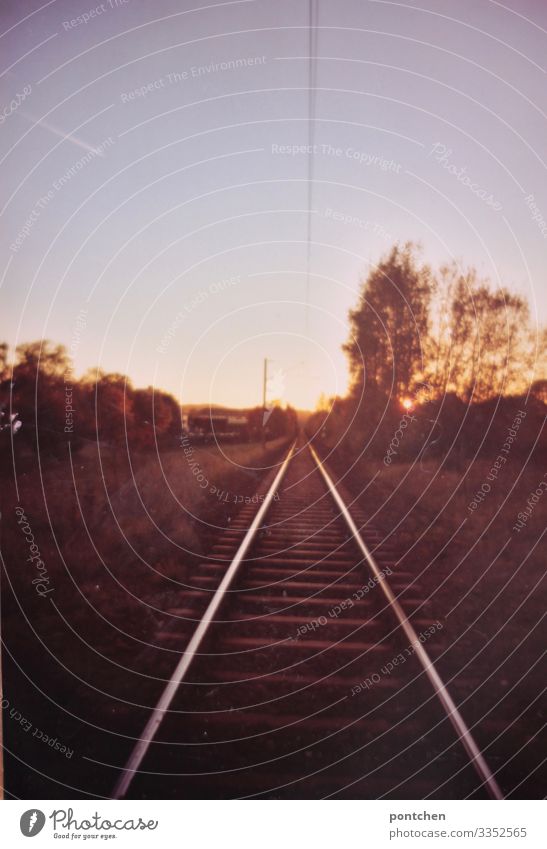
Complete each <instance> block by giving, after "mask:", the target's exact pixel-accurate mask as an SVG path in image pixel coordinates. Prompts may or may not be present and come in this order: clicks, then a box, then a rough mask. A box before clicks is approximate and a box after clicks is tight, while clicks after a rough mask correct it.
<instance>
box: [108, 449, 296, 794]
mask: <svg viewBox="0 0 547 849" xmlns="http://www.w3.org/2000/svg"><path fill="white" fill-rule="evenodd" d="M295 446H296V440H295V441H294V442H293V444H292V446H291V448H290V450H289V452H288V454H287V456H286V457H285V459H284V461H283V464H282V466H281V468H280V469H279V471H278V473H277V475H276V476H275V478H274V480H273V482H272V484H271V486H270V488H269V489H268V492H267V494H266V496H265V498H264V501H263V502H262V504H261V506H260V509H259V510H258V512H257V514H256V516H255V518H254V519H253V521H252V523H251V525H250V526H249V529H248V531H247V533H246V534H245V537H244V538H243V540H242V542H241V545H240V546H239V548H238V550H237V552H236V554H235V556H234V558H233V560H232V562H231V563H230V566H229V567H228V569H227V570H226V573H225V575H224V577H223V578H222V580H221V582H220V584H219V585H218V587H217V589H216V590H215V592H214V595H213V597H212V599H211V601H210V602H209V604H208V606H207V609H206V610H205V613H204V614H203V618H202V619H201V621H200V623H199V625H198V626H197V628H196V630H195V631H194V634H193V636H192V638H191V639H190V642H189V643H188V645H187V647H186V649H185V650H184V653H183V654H182V655H181V658H180V660H179V662H178V663H177V666H176V668H175V671H174V672H173V674H172V676H171V678H170V679H169V682H168V684H167V686H166V687H165V689H164V691H163V693H162V695H161V697H160V699H159V700H158V703H157V705H156V707H155V708H154V710H153V711H152V714H151V716H150V719H149V720H148V722H147V723H146V725H145V727H144V729H143V732H142V734H141V736H140V737H139V740H138V742H137V744H136V745H135V747H134V749H133V751H132V753H131V755H130V757H129V760H128V761H127V763H126V765H125V766H124V768H123V770H122V774H121V775H120V777H119V779H118V781H117V783H116V785H115V787H114V791H113V794H112V798H113V799H122V798H123V797H124V796H125V795H126V793H127V791H128V790H129V787H130V786H131V782H132V781H133V778H134V777H135V774H136V773H137V772H138V770H139V767H140V765H141V763H142V761H143V759H144V757H145V755H146V753H147V751H148V748H149V746H150V743H151V742H152V741H153V739H154V737H155V736H156V734H157V731H158V729H159V727H160V725H161V723H162V720H163V719H164V717H165V714H166V712H167V710H168V709H169V706H170V704H171V702H172V701H173V698H174V697H175V695H176V692H177V690H178V688H179V686H180V684H181V683H182V681H183V680H184V676H185V675H186V673H187V672H188V669H189V668H190V666H191V664H192V661H193V660H194V658H195V656H196V654H197V652H198V649H199V647H200V645H201V643H202V642H203V639H204V638H205V636H206V634H207V631H208V630H209V626H210V625H211V623H212V622H213V619H214V616H215V614H216V612H217V610H218V608H219V607H220V605H221V604H222V602H223V600H224V596H225V595H226V592H227V591H228V589H229V588H230V585H231V583H232V582H233V580H234V578H235V576H236V574H237V572H238V569H239V567H240V565H241V562H242V560H243V559H244V557H245V555H246V554H247V552H248V550H249V547H250V546H251V544H252V542H253V541H254V537H255V534H256V532H257V530H258V528H259V527H260V524H261V522H262V519H263V517H264V516H265V514H266V512H267V511H268V509H269V507H270V504H271V503H272V500H273V497H274V494H275V492H276V491H277V488H278V486H279V485H280V483H281V481H282V480H283V477H284V475H285V472H286V471H287V467H288V465H289V462H290V460H291V457H292V456H293V454H294V449H295Z"/></svg>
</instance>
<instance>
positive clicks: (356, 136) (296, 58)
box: [0, 0, 547, 408]
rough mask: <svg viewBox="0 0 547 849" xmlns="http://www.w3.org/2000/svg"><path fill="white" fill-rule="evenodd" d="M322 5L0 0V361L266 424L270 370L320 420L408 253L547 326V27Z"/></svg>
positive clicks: (543, 8) (427, 11) (378, 1)
mask: <svg viewBox="0 0 547 849" xmlns="http://www.w3.org/2000/svg"><path fill="white" fill-rule="evenodd" d="M315 5H316V12H315V15H314V19H313V22H312V23H313V24H314V27H313V29H312V33H313V37H312V38H311V39H310V28H309V4H308V0H276V2H275V3H273V2H271V0H242V2H228V3H226V2H225V3H205V2H199V0H183V2H180V0H178V2H176V0H158V2H153V3H152V2H144V0H140V2H139V0H126V1H125V2H123V0H105V2H103V3H98V4H97V3H96V2H95V0H93V2H89V0H70V2H64V0H50V2H46V3H43V2H41V1H40V2H28V1H27V0H17V1H16V2H15V0H3V2H2V4H1V12H0V49H1V54H0V55H1V66H2V69H3V70H1V71H0V85H1V102H0V161H1V171H2V181H1V189H0V204H1V209H0V214H1V215H2V218H3V221H2V227H1V231H0V281H1V288H0V300H1V307H2V313H1V314H2V316H3V319H4V320H3V324H2V333H1V334H0V336H1V337H2V339H5V340H6V341H7V342H8V343H9V344H10V345H11V346H15V345H17V344H19V343H21V342H28V341H33V340H35V339H40V338H47V339H51V340H53V341H54V342H58V343H63V344H65V345H67V347H68V348H69V350H70V353H71V355H72V356H73V359H74V364H75V368H76V372H77V373H83V372H84V371H86V370H87V369H88V368H90V367H96V366H99V367H100V368H102V369H104V370H106V371H116V372H122V373H124V374H127V375H129V377H130V378H131V380H132V381H133V383H134V384H135V385H137V386H146V385H149V384H154V385H156V386H158V387H161V388H163V389H166V390H168V391H171V392H173V393H174V394H175V396H176V397H177V398H179V399H180V400H181V401H182V402H183V403H198V402H204V403H208V402H211V403H219V404H229V405H233V406H247V405H254V404H258V403H261V399H262V373H263V361H264V358H267V359H268V370H269V375H270V378H271V382H270V385H269V387H268V392H269V394H270V395H272V394H275V395H276V396H278V397H281V398H282V399H283V400H284V401H286V402H288V403H291V404H293V405H296V406H298V407H301V408H303V407H313V406H314V405H315V402H316V400H317V398H318V396H319V395H320V394H321V393H324V394H326V395H333V394H343V393H344V392H345V391H346V389H347V381H348V373H347V363H346V359H345V356H344V354H343V352H342V350H341V345H342V343H343V342H344V341H345V339H346V338H347V334H348V324H347V314H348V310H349V309H350V308H351V307H352V306H353V305H354V304H355V302H356V299H357V296H358V292H359V286H360V281H361V280H362V279H363V278H364V277H365V276H366V274H367V273H368V270H369V269H370V268H371V267H372V266H373V265H374V264H375V263H377V262H378V260H379V259H380V258H381V256H382V254H384V253H385V252H386V251H387V250H388V249H389V248H390V247H391V245H392V244H393V243H394V242H396V241H400V242H405V241H407V240H412V241H415V242H419V243H420V244H421V245H422V251H423V258H424V260H426V261H427V262H429V263H431V264H432V265H434V266H437V265H440V264H442V263H445V262H447V261H450V260H452V259H456V260H458V261H462V262H463V263H464V264H472V265H474V266H476V268H477V269H478V271H479V272H480V274H481V275H484V276H486V277H488V278H490V279H491V281H492V283H493V285H494V286H498V285H505V286H508V287H509V288H511V289H513V290H515V291H517V292H519V293H521V294H523V295H525V296H526V297H527V298H528V300H529V301H530V304H531V309H532V315H533V316H534V319H535V320H536V321H538V322H545V320H546V319H547V289H546V286H545V279H544V277H545V262H544V258H545V248H546V246H547V223H546V222H547V181H546V180H545V164H544V163H545V157H546V156H547V149H546V139H547V133H546V126H547V125H546V121H545V117H546V116H545V110H546V108H547V104H546V102H545V100H546V98H545V91H546V90H547V89H546V85H545V57H546V55H547V51H546V49H545V48H546V43H547V3H545V2H543V0H508V2H505V3H501V2H492V0H490V2H488V0H472V1H471V0H463V1H460V2H455V0H451V2H448V0H435V2H433V0H419V1H418V2H400V3H398V2H387V0H386V2H384V0H342V1H341V0H315ZM310 48H311V51H312V53H313V55H315V56H316V59H315V61H313V62H311V63H310V59H309V57H310ZM310 67H311V71H312V75H311V87H312V91H313V95H312V96H311V97H310ZM310 110H311V114H312V115H313V116H314V121H313V122H312V124H311V125H310V121H309V117H310ZM310 126H311V133H310ZM310 144H311V147H310ZM309 177H311V178H312V183H311V185H312V188H311V191H310V190H309V186H310V183H309ZM309 210H311V211H309ZM309 224H311V227H310V230H309V232H310V235H311V239H310V244H309V245H308V227H309Z"/></svg>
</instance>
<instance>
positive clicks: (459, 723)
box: [308, 443, 504, 799]
mask: <svg viewBox="0 0 547 849" xmlns="http://www.w3.org/2000/svg"><path fill="white" fill-rule="evenodd" d="M308 447H309V449H310V452H311V455H312V457H313V459H314V460H315V463H316V465H317V468H318V469H319V471H320V472H321V474H322V476H323V480H324V481H325V483H326V484H327V487H328V489H329V492H330V494H331V495H332V497H333V498H334V500H335V502H336V504H337V506H338V508H339V510H340V514H341V515H342V517H343V519H344V520H345V522H346V524H347V526H348V528H349V529H350V531H351V533H352V535H353V537H354V540H355V542H356V543H357V545H358V546H359V548H360V550H361V551H362V553H363V555H364V557H365V559H366V561H367V563H368V565H369V566H370V568H371V570H372V572H373V574H374V577H375V578H376V580H377V582H378V585H379V586H380V587H381V589H382V592H383V593H384V595H385V597H386V599H387V601H388V602H389V604H390V606H391V609H392V610H393V612H394V613H395V615H396V617H397V619H398V620H399V624H400V625H401V628H402V629H403V631H404V632H405V634H406V636H407V637H408V640H409V643H410V645H412V646H414V650H415V653H416V655H417V656H418V659H419V660H420V663H421V664H422V667H423V669H424V672H425V674H426V675H427V677H428V678H429V681H430V683H431V684H432V686H433V689H434V690H435V693H436V695H437V697H438V699H439V700H440V702H441V704H442V706H443V708H444V710H445V712H446V714H447V716H448V718H449V719H450V722H451V723H452V725H453V727H454V730H455V731H456V734H457V736H458V738H459V740H460V742H461V743H462V745H463V747H464V748H465V751H466V752H467V754H468V756H469V758H470V760H471V763H472V764H473V766H474V768H475V770H476V772H477V773H478V775H479V778H480V779H481V781H482V783H483V784H484V786H485V788H486V790H487V791H488V793H489V795H490V796H491V797H492V798H493V799H503V798H504V796H503V793H502V791H501V789H500V787H499V785H498V783H497V781H496V779H495V778H494V775H493V774H492V771H491V770H490V767H489V766H488V764H487V763H486V760H485V759H484V756H483V754H482V752H481V751H480V749H479V747H478V746H477V744H476V743H475V740H474V739H473V736H472V734H471V731H470V730H469V728H468V727H467V725H466V723H465V720H464V719H463V717H462V715H461V714H460V712H459V710H458V708H457V706H456V705H455V703H454V701H453V700H452V697H451V695H450V693H449V692H448V690H447V689H446V686H445V684H444V682H443V680H442V678H441V677H440V675H439V673H438V672H437V670H436V669H435V666H434V664H433V661H432V660H431V658H430V657H429V655H428V653H427V652H426V650H425V648H424V647H423V645H422V643H421V642H420V640H419V637H418V635H417V633H416V631H415V630H414V628H413V626H412V625H411V624H410V622H409V620H408V618H407V616H406V614H405V612H404V610H403V608H402V607H401V605H400V604H399V602H398V601H397V598H396V596H395V595H394V593H393V591H392V589H391V587H390V586H389V584H388V582H387V581H386V579H385V576H384V574H383V572H382V571H381V570H380V569H379V568H378V565H377V563H376V561H375V560H374V557H373V556H372V554H371V553H370V551H369V550H368V547H367V545H366V543H365V541H364V540H363V538H362V536H361V534H360V532H359V529H358V528H357V526H356V524H355V522H354V521H353V519H352V517H351V514H350V512H349V510H348V508H347V506H346V505H345V503H344V501H343V500H342V498H341V497H340V495H339V493H338V490H337V489H336V486H335V484H334V482H333V480H332V478H331V477H330V475H329V474H328V472H327V471H326V469H325V467H324V466H323V463H322V462H321V460H320V459H319V457H318V455H317V453H316V452H315V450H314V449H313V447H312V445H311V444H310V443H308Z"/></svg>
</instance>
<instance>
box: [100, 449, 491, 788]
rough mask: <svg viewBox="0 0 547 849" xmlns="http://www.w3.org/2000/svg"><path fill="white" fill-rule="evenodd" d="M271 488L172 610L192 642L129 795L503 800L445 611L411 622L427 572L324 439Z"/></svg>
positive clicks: (128, 775)
mask: <svg viewBox="0 0 547 849" xmlns="http://www.w3.org/2000/svg"><path fill="white" fill-rule="evenodd" d="M259 494H260V501H259V504H260V507H259V508H258V507H257V505H256V504H255V505H247V506H245V507H244V508H243V510H242V511H241V512H240V514H238V516H237V519H236V521H235V522H234V523H233V524H232V525H231V526H230V528H229V529H228V530H226V532H225V533H224V534H223V535H222V537H221V539H220V540H219V541H218V542H217V544H216V546H215V548H214V549H213V551H212V553H211V555H210V557H209V558H208V560H207V561H206V562H204V563H202V564H200V565H199V566H198V567H197V568H196V570H195V573H194V575H193V576H192V579H191V581H190V583H191V586H192V588H191V589H190V590H189V591H188V592H186V593H185V594H184V601H183V602H182V604H181V606H180V607H178V608H174V609H172V610H171V611H169V613H170V617H171V622H172V623H174V625H173V627H171V628H168V629H166V630H165V631H164V632H163V633H162V634H160V635H159V636H160V640H163V642H164V644H165V645H166V646H168V647H169V648H170V649H173V648H178V646H179V645H181V641H182V640H183V639H185V640H187V646H186V649H185V650H184V653H183V654H182V655H181V656H180V659H179V661H178V663H177V666H176V669H175V670H174V672H173V675H172V677H171V679H170V681H169V682H168V684H167V686H166V688H165V690H164V691H163V693H162V696H161V698H160V700H159V701H158V704H157V706H156V708H155V709H154V711H153V712H152V713H151V715H150V717H149V719H148V722H147V724H146V727H145V728H144V730H143V732H142V734H141V736H140V738H139V740H138V741H137V742H136V745H135V747H134V749H133V751H132V753H131V755H130V757H129V760H128V761H127V763H126V765H125V767H124V769H123V770H122V771H121V774H120V776H119V779H118V782H117V784H116V787H115V789H114V792H113V796H114V797H115V798H122V797H131V798H165V799H168V798H186V799H188V798H241V797H251V798H325V797H335V798H372V799H375V798H383V797H386V798H422V799H424V798H466V797H470V798H484V797H486V796H490V797H494V798H501V796H502V794H501V791H500V789H499V787H498V785H497V783H496V780H495V778H494V777H493V775H492V773H491V772H490V769H489V767H488V765H487V763H486V761H485V759H484V757H483V755H482V754H481V752H480V751H479V748H478V746H477V745H476V743H475V741H474V739H473V737H472V735H471V733H470V731H469V729H468V728H467V727H466V725H465V723H464V721H463V719H462V717H461V716H460V714H459V712H458V710H457V708H456V705H455V704H454V702H453V700H452V698H451V696H450V694H449V693H448V691H447V689H446V687H445V685H444V684H443V682H442V680H441V679H440V677H439V675H438V673H437V670H436V668H435V666H434V664H433V663H432V661H431V659H430V658H431V657H434V656H435V648H436V640H437V641H438V635H439V631H440V629H442V623H439V622H437V621H436V620H434V619H432V618H427V617H424V614H423V613H418V614H417V615H416V616H415V617H412V616H410V615H409V618H407V614H406V613H405V611H404V610H403V609H402V606H401V604H400V603H399V601H398V599H397V592H398V588H399V586H400V585H401V582H403V583H404V582H405V580H406V579H408V578H410V577H411V576H410V575H405V574H404V573H402V572H401V571H400V570H398V569H397V568H396V566H395V562H394V558H393V552H392V551H390V550H389V549H386V548H385V547H382V546H381V545H379V543H380V541H381V540H380V535H379V534H378V533H377V532H375V531H374V529H370V528H369V529H367V528H366V527H365V524H366V522H365V519H366V517H364V516H363V515H361V514H360V513H359V511H353V510H352V514H351V515H350V513H349V512H348V510H347V508H346V506H345V503H344V501H343V497H342V495H341V494H340V492H339V491H338V489H337V488H336V487H335V485H334V483H333V482H332V480H331V479H330V477H329V475H328V473H327V471H326V470H325V468H324V467H323V466H322V464H321V462H320V460H319V458H318V457H317V455H316V454H315V452H314V451H313V449H312V448H311V447H310V446H308V445H306V444H304V443H298V444H297V445H296V444H295V445H294V446H293V447H292V448H291V450H290V451H289V453H288V455H287V457H286V458H285V460H284V462H283V464H282V466H281V468H280V469H279V471H278V472H277V474H276V475H275V479H274V480H273V481H270V482H269V486H268V487H267V488H265V489H264V490H263V491H261V492H260V493H259ZM359 528H364V530H361V531H360V530H359ZM415 602H416V603H415V605H414V604H413V602H412V599H410V600H409V601H408V602H407V605H408V606H411V607H412V606H415V607H420V606H421V603H420V600H419V599H416V600H415ZM196 611H198V613H196ZM182 645H184V643H182Z"/></svg>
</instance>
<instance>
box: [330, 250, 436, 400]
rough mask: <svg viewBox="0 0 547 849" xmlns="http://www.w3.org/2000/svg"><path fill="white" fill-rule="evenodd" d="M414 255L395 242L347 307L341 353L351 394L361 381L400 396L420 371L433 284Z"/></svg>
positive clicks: (359, 388)
mask: <svg viewBox="0 0 547 849" xmlns="http://www.w3.org/2000/svg"><path fill="white" fill-rule="evenodd" d="M416 253H417V248H416V246H415V245H413V244H412V243H410V242H409V243H407V244H405V245H404V246H403V247H400V246H399V245H395V246H394V247H393V248H392V249H391V251H390V252H389V254H387V255H386V256H385V257H384V258H383V259H382V260H381V262H380V264H379V265H378V266H376V267H375V268H374V269H373V270H372V271H371V272H370V274H369V276H368V277H367V279H366V281H364V283H363V284H362V289H361V293H360V297H359V301H358V304H357V306H356V308H355V309H354V310H351V311H350V314H349V319H350V338H349V340H348V341H347V342H346V344H345V345H344V351H345V352H346V354H347V355H348V358H349V366H350V372H351V377H352V393H353V394H354V395H357V394H359V393H360V392H361V389H362V388H363V386H364V384H365V383H366V384H367V386H368V385H369V384H371V385H372V386H373V387H374V388H375V389H376V390H379V391H380V393H381V394H383V395H390V394H392V393H394V394H395V395H396V396H398V397H400V396H401V395H403V394H406V393H407V392H409V391H410V390H411V388H412V385H413V384H414V383H415V382H416V381H419V380H420V379H422V377H423V375H424V373H425V361H424V358H425V351H426V343H427V339H428V330H429V308H430V301H431V295H432V291H433V283H432V276H431V272H430V270H429V268H428V267H427V266H425V265H420V264H419V262H418V260H417V256H416Z"/></svg>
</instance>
